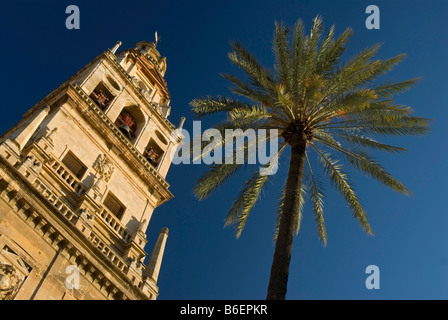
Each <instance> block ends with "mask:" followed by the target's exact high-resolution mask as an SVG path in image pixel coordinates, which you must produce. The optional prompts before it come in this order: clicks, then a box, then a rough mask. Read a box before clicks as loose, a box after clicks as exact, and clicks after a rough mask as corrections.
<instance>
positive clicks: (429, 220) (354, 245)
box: [0, 0, 448, 300]
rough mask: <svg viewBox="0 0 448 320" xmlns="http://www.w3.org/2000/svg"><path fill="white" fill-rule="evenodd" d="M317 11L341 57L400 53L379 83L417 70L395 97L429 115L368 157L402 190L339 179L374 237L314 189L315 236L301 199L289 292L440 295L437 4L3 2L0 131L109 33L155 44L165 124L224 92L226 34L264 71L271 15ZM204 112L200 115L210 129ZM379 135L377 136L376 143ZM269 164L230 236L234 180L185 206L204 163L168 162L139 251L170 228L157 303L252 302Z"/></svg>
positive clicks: (443, 287)
mask: <svg viewBox="0 0 448 320" xmlns="http://www.w3.org/2000/svg"><path fill="white" fill-rule="evenodd" d="M70 4H76V5H78V7H79V9H80V13H81V15H80V22H81V24H80V27H81V28H80V29H79V30H68V29H66V27H65V19H66V17H67V16H68V15H67V14H65V8H66V7H67V6H68V5H70ZM370 4H375V5H377V6H378V7H379V8H380V19H381V20H380V23H381V24H380V30H368V29H367V28H366V26H365V20H366V18H367V17H368V14H366V13H365V10H366V7H367V6H368V5H370ZM317 14H320V15H322V17H323V19H324V22H325V25H326V28H327V30H328V28H329V27H330V26H331V25H332V24H335V25H336V31H337V33H341V32H342V31H343V30H344V29H345V28H347V27H352V28H353V29H354V31H355V33H354V36H353V37H352V38H351V42H350V45H349V50H348V52H347V55H346V57H349V56H351V55H352V54H355V53H357V52H358V51H360V50H361V49H363V48H365V47H367V46H370V45H373V44H374V43H377V42H382V43H384V44H383V47H382V49H381V51H380V57H390V56H394V55H397V54H400V53H406V54H407V55H408V58H407V59H406V60H405V61H404V62H403V63H401V64H400V65H399V66H398V67H397V68H396V69H395V70H394V72H392V73H390V74H389V75H388V77H389V78H392V79H397V80H398V79H401V80H404V79H408V78H413V77H416V76H421V77H422V80H421V82H420V83H419V84H418V85H417V86H416V87H415V88H414V89H412V90H411V91H409V92H407V93H405V94H403V95H400V96H398V97H397V99H396V101H397V102H398V103H401V104H406V105H409V106H412V107H413V109H414V110H415V111H416V114H417V115H419V116H423V117H427V118H432V119H434V122H433V123H432V131H431V132H430V133H429V134H428V135H426V136H423V137H417V138H413V137H411V138H393V139H389V140H387V142H390V143H394V144H396V145H399V146H403V147H406V148H407V149H408V150H409V151H407V152H405V153H402V154H399V155H395V154H392V155H390V154H381V155H378V159H379V160H380V161H381V162H382V164H384V165H385V167H386V168H387V169H388V170H389V171H390V172H391V173H393V174H394V175H395V177H396V178H397V179H398V180H400V181H402V182H403V183H404V184H405V185H406V186H407V187H408V188H409V189H410V190H411V191H412V192H413V193H414V196H413V197H405V196H402V195H400V194H397V193H394V192H393V191H390V190H389V189H387V188H386V187H383V186H382V185H380V184H378V183H376V182H373V181H372V180H369V179H368V178H365V177H364V176H362V175H361V174H358V173H355V174H354V175H352V177H353V180H354V182H355V186H356V190H357V192H358V194H359V196H360V197H361V199H362V203H363V204H364V206H365V209H366V210H367V213H368V215H369V218H370V223H371V226H372V228H373V231H374V232H375V236H374V237H369V236H366V235H365V234H364V233H363V231H362V229H361V227H360V226H359V225H358V223H357V222H356V221H355V220H354V219H353V218H352V216H351V212H350V211H349V209H348V208H346V206H345V204H344V201H343V199H342V198H341V197H340V196H339V194H338V193H337V192H336V190H331V188H330V187H328V188H326V195H327V198H326V202H325V219H326V226H327V232H328V246H327V247H326V248H324V247H322V245H321V244H320V242H319V240H318V237H317V233H316V228H315V226H314V221H313V218H312V213H311V211H310V208H309V207H308V206H307V207H306V208H305V212H304V218H303V222H302V228H301V232H300V234H299V235H298V236H297V237H295V242H294V248H293V255H292V260H291V267H290V278H289V285H288V294H287V298H288V299H447V298H448V272H447V271H448V233H447V232H446V230H447V226H448V217H447V205H446V202H445V201H446V197H447V188H446V184H447V182H448V174H447V170H446V168H445V166H446V162H447V159H448V152H447V144H446V139H447V125H446V123H445V120H446V119H447V118H448V111H447V101H448V99H447V98H448V95H447V81H446V74H447V71H448V68H447V61H446V58H447V57H448V41H447V40H448V38H447V30H448V23H447V16H448V2H446V1H444V0H438V1H436V0H427V1H422V0H406V1H404V0H402V1H397V0H393V1H390V0H389V1H382V0H373V1H370V0H369V1H363V0H352V1H348V0H344V1H329V0H327V1H323V0H313V1H311V0H306V1H305V0H294V1H292V0H288V1H279V0H277V1H268V0H265V1H242V0H226V1H220V0H216V1H210V0H208V1H196V0H190V1H182V2H181V3H180V1H170V0H163V1H152V0H150V1H137V0H128V1H103V0H101V1H99V0H98V1H76V0H74V1H45V0H41V1H24V0H23V1H8V2H5V3H2V10H1V13H0V15H1V16H0V34H1V47H2V50H1V52H0V61H1V62H2V78H1V93H2V104H1V107H0V108H2V111H3V116H2V117H0V130H1V131H2V132H4V131H6V130H7V129H8V128H9V127H11V126H12V125H13V124H15V123H16V122H17V121H18V120H19V119H20V117H21V115H22V114H23V113H24V112H25V111H26V110H28V109H29V108H30V107H31V106H33V105H34V104H35V103H37V102H38V101H39V100H40V99H42V98H44V97H45V96H46V95H47V94H48V93H50V92H51V91H52V90H53V89H55V88H56V87H57V86H58V85H59V84H61V83H62V82H63V81H65V80H66V79H68V78H69V77H70V76H72V75H73V74H74V73H75V72H76V71H77V70H79V69H80V68H82V67H83V66H84V65H86V64H87V63H89V62H90V61H91V60H92V59H94V58H95V57H96V56H98V55H99V54H100V53H101V52H102V51H104V50H106V49H107V48H112V47H113V46H114V44H115V43H116V42H117V41H118V40H120V41H122V42H123V45H122V47H121V48H120V49H125V48H130V47H133V46H134V44H135V43H136V42H138V41H140V40H148V41H153V40H154V32H155V31H158V34H159V35H160V36H161V41H160V43H159V45H158V49H159V51H160V52H161V54H162V55H164V56H166V57H167V65H168V67H167V73H166V80H167V82H168V88H169V90H170V93H171V96H172V100H171V105H172V113H171V116H170V120H171V122H173V123H174V124H177V123H178V122H179V119H180V117H181V116H185V117H186V118H187V120H186V122H185V128H186V129H187V130H191V128H192V121H193V120H195V118H194V115H192V113H191V112H190V111H189V109H190V107H189V102H190V101H191V100H192V99H193V98H197V97H201V96H204V95H227V96H231V94H230V91H229V89H228V87H229V83H228V82H227V81H226V80H225V79H223V78H222V77H221V76H220V75H219V74H220V73H231V74H235V73H237V72H238V70H236V69H235V67H234V66H232V65H231V64H230V63H229V61H228V59H227V53H228V52H229V50H230V46H229V41H230V40H238V41H240V42H241V43H242V44H243V45H244V46H245V47H246V48H247V49H249V50H250V51H251V52H252V53H254V54H255V55H256V56H257V57H258V58H259V60H260V61H261V62H262V63H263V64H264V65H266V66H271V65H272V49H271V40H272V35H273V27H274V22H275V21H284V22H285V23H286V24H287V25H288V26H291V27H292V26H293V24H294V22H296V21H297V20H298V19H302V20H303V21H304V22H305V24H306V27H307V31H309V27H310V25H311V22H312V19H313V18H314V17H315V16H316V15H317ZM215 121H216V118H213V119H210V120H206V121H204V122H203V127H208V126H211V125H212V124H213V123H214V122H215ZM383 141H385V140H383ZM286 168H287V166H285V165H283V166H281V167H280V170H279V172H278V173H277V175H276V176H275V179H273V183H272V185H270V186H269V188H268V189H267V192H266V193H265V195H264V197H263V199H262V200H261V201H260V202H259V203H258V204H257V206H256V208H255V209H254V211H253V212H252V213H251V216H250V217H249V220H248V222H247V224H246V228H245V230H244V232H243V234H242V236H241V238H239V239H236V237H235V235H234V233H233V230H232V228H224V218H225V215H226V213H227V210H228V209H229V208H230V205H231V202H232V199H233V198H234V197H235V196H236V194H237V192H238V188H239V186H240V183H241V182H242V181H243V179H244V178H245V177H246V176H244V175H240V176H237V177H235V178H234V179H232V180H231V181H230V182H229V183H228V184H227V185H226V186H225V187H224V188H222V189H221V190H220V191H219V192H218V193H216V194H214V195H213V196H212V197H211V198H209V199H208V200H206V201H203V202H197V201H196V200H195V198H194V197H193V194H192V188H193V186H194V183H195V181H196V179H197V178H198V177H199V176H200V174H201V172H203V171H204V169H206V168H205V166H204V165H178V166H172V167H171V169H170V172H169V174H168V176H167V181H168V182H169V183H170V184H171V192H172V193H173V194H174V195H175V197H174V198H173V199H172V200H171V201H169V202H168V203H166V204H164V205H163V206H161V207H160V208H158V209H157V210H156V211H155V213H154V215H153V219H152V220H151V221H150V224H149V229H148V240H149V242H148V247H147V250H148V252H150V250H151V249H152V246H153V245H154V243H155V241H156V239H157V236H158V233H159V231H160V230H161V229H162V227H168V228H169V237H168V242H167V246H166V251H165V256H164V259H163V264H162V269H161V273H160V277H159V281H158V285H159V287H160V296H159V299H161V300H168V299H175V300H181V299H213V300H215V299H264V298H265V296H266V290H267V285H268V279H269V273H270V267H271V262H272V256H273V250H274V243H273V241H272V237H273V226H274V219H275V212H276V205H277V202H278V192H279V190H280V188H281V186H282V179H284V178H285V177H286ZM369 265H376V266H378V267H379V270H380V289H378V290H368V289H367V288H366V286H365V280H366V278H367V276H368V275H367V274H366V273H365V270H366V267H367V266H369Z"/></svg>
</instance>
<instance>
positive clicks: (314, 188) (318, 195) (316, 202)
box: [305, 153, 327, 246]
mask: <svg viewBox="0 0 448 320" xmlns="http://www.w3.org/2000/svg"><path fill="white" fill-rule="evenodd" d="M305 158H306V163H307V166H308V170H309V174H310V181H311V182H310V184H311V186H310V191H311V194H310V197H311V202H312V207H313V214H314V222H315V223H316V227H317V234H318V236H319V240H320V241H321V242H322V243H323V245H324V246H326V245H327V229H326V228H325V220H324V202H323V198H324V197H325V196H324V194H323V193H322V191H321V187H320V185H319V183H318V181H317V179H316V178H315V176H314V173H313V170H312V168H311V163H310V160H309V158H308V154H306V153H305Z"/></svg>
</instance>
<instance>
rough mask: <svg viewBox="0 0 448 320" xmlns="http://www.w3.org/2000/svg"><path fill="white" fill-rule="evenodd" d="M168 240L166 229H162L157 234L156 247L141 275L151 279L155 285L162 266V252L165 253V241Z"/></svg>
mask: <svg viewBox="0 0 448 320" xmlns="http://www.w3.org/2000/svg"><path fill="white" fill-rule="evenodd" d="M167 238H168V228H163V229H162V231H160V233H159V238H158V239H157V242H156V245H155V246H154V249H153V250H152V253H151V256H150V257H149V260H148V264H147V265H146V269H145V271H144V273H143V277H144V278H145V277H146V278H151V279H152V280H153V281H154V282H155V283H157V279H158V278H159V272H160V266H161V265H162V258H163V252H164V251H165V244H166V239H167Z"/></svg>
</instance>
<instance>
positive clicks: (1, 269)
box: [0, 263, 23, 300]
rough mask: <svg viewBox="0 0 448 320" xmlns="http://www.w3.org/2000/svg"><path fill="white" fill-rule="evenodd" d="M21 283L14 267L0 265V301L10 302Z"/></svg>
mask: <svg viewBox="0 0 448 320" xmlns="http://www.w3.org/2000/svg"><path fill="white" fill-rule="evenodd" d="M22 281H23V279H21V278H19V276H18V275H17V272H16V269H15V268H14V266H12V265H9V264H6V263H0V300H12V299H13V298H14V296H15V295H16V293H17V291H19V287H20V284H21V283H22Z"/></svg>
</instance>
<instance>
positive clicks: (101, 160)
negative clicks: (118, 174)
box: [93, 154, 115, 182]
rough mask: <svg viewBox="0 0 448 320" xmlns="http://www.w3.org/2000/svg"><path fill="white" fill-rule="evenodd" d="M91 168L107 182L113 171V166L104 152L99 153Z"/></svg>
mask: <svg viewBox="0 0 448 320" xmlns="http://www.w3.org/2000/svg"><path fill="white" fill-rule="evenodd" d="M93 169H94V170H95V171H96V173H97V174H98V175H99V176H100V178H103V180H104V181H105V182H109V180H110V178H111V177H112V174H113V173H114V170H115V167H114V166H113V165H112V162H111V161H110V160H109V159H108V158H107V156H106V155H105V154H100V155H99V156H98V159H97V160H96V161H95V163H94V165H93Z"/></svg>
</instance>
